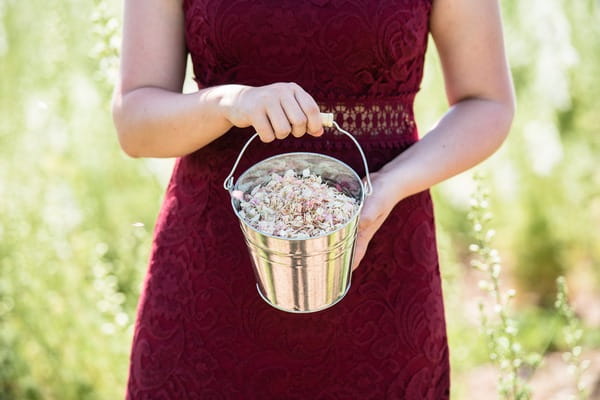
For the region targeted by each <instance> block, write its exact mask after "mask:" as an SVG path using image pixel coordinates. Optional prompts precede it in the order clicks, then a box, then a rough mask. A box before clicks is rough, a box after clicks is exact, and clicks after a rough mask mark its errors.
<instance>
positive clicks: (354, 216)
mask: <svg viewBox="0 0 600 400" xmlns="http://www.w3.org/2000/svg"><path fill="white" fill-rule="evenodd" d="M290 155H294V156H296V155H310V156H319V157H322V158H326V159H329V160H330V161H334V162H337V163H339V164H342V165H343V166H344V167H346V168H348V170H349V171H350V172H351V173H352V174H353V175H354V177H355V178H356V180H357V181H358V182H359V184H360V199H359V200H360V203H359V205H358V208H357V209H356V212H355V213H354V214H352V217H350V218H349V219H348V221H346V223H345V224H343V225H342V226H340V227H339V228H338V229H336V230H334V231H331V232H327V233H324V234H322V235H319V236H310V237H305V238H285V237H281V236H275V235H270V234H268V233H265V232H262V231H260V230H258V229H256V228H254V227H253V226H252V225H250V224H249V223H248V222H247V221H246V220H245V219H244V218H243V217H242V216H241V215H240V213H239V212H238V210H237V208H236V206H235V201H236V200H237V199H235V198H234V197H233V196H230V198H231V207H232V208H233V212H234V213H235V215H236V216H237V217H238V219H239V220H240V222H241V223H243V224H244V225H245V226H247V227H248V228H250V229H252V230H253V231H255V232H257V233H259V234H260V235H263V236H266V237H269V238H273V239H279V240H285V241H304V240H312V239H319V238H323V237H327V236H329V235H332V234H334V233H336V232H338V231H341V230H342V229H344V228H346V227H347V226H348V225H349V224H350V223H351V222H352V221H354V219H357V218H359V217H360V212H361V210H362V208H363V205H364V202H365V197H366V196H365V185H364V182H363V181H362V179H360V177H359V176H358V173H356V171H355V170H354V168H352V167H350V166H349V165H348V164H346V163H345V162H343V161H341V160H338V159H337V158H335V157H331V156H328V155H325V154H321V153H313V152H307V151H297V152H289V153H281V154H276V155H274V156H271V157H268V158H265V159H264V160H261V161H259V162H258V163H256V164H254V165H252V166H251V167H250V168H248V169H246V170H245V171H244V172H243V173H242V174H241V175H240V176H239V177H238V179H237V181H236V182H235V185H234V186H233V188H232V189H231V191H233V190H237V189H238V184H239V182H240V181H241V180H242V178H243V177H244V176H245V175H246V174H247V173H248V171H250V170H251V169H252V168H254V167H256V166H258V165H260V164H262V163H264V162H267V161H270V160H273V159H276V158H280V157H284V156H290ZM237 201H239V200H237Z"/></svg>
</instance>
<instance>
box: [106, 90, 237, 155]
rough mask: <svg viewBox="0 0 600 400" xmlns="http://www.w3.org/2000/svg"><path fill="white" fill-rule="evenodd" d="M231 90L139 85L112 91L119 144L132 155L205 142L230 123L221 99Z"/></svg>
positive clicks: (187, 149)
mask: <svg viewBox="0 0 600 400" xmlns="http://www.w3.org/2000/svg"><path fill="white" fill-rule="evenodd" d="M234 90H236V87H235V86H234V85H228V86H217V87H213V88H207V89H203V90H200V91H198V92H195V93H191V94H181V93H176V92H172V91H168V90H165V89H161V88H155V87H142V88H138V89H135V90H132V91H130V92H128V93H125V94H121V93H118V92H117V93H115V96H114V99H113V117H114V121H115V126H116V128H117V132H118V135H119V141H120V143H121V147H122V148H123V150H124V151H125V152H126V153H127V154H129V155H130V156H132V157H178V156H182V155H185V154H189V153H191V152H193V151H194V150H197V149H199V148H201V147H203V146H205V145H207V144H208V143H210V142H212V141H213V140H215V139H216V138H218V137H219V136H221V135H223V134H224V133H225V132H226V131H227V130H228V129H229V128H231V127H232V124H231V123H230V122H229V120H228V119H227V118H226V117H225V114H224V108H223V107H222V101H223V99H224V98H225V97H226V96H227V95H228V93H229V92H231V91H234Z"/></svg>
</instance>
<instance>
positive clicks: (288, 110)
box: [281, 95, 308, 137]
mask: <svg viewBox="0 0 600 400" xmlns="http://www.w3.org/2000/svg"><path fill="white" fill-rule="evenodd" d="M281 107H282V108H283V111H284V112H285V115H286V116H287V119H288V121H289V122H290V123H291V125H292V135H294V137H300V136H302V135H304V134H305V133H306V125H307V123H308V119H307V118H306V115H305V114H304V111H302V108H300V105H299V104H298V102H297V101H296V98H295V97H294V96H293V95H292V96H286V97H284V98H282V99H281Z"/></svg>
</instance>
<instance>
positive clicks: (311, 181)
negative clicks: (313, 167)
mask: <svg viewBox="0 0 600 400" xmlns="http://www.w3.org/2000/svg"><path fill="white" fill-rule="evenodd" d="M340 189H341V188H340V187H339V185H335V186H330V185H328V184H327V183H323V181H322V179H321V177H320V176H318V175H315V174H312V173H311V171H310V170H309V169H308V168H307V169H304V170H303V171H301V173H300V174H296V172H294V170H291V169H290V170H287V171H286V172H285V173H284V174H283V176H281V175H279V174H276V173H272V174H271V179H270V180H269V181H268V182H267V183H266V184H263V185H257V186H256V187H254V188H253V189H252V190H251V191H250V193H246V194H245V195H244V198H243V199H242V200H241V201H240V211H239V213H240V216H241V217H242V218H243V219H244V220H245V221H246V222H247V223H248V224H250V225H251V226H252V227H253V228H255V229H258V230H259V231H261V232H263V233H266V234H268V235H273V236H279V237H282V238H286V239H304V238H310V237H316V236H321V235H324V234H327V233H330V232H333V231H335V230H337V229H339V228H341V227H342V226H343V225H344V224H346V223H347V222H348V220H350V218H352V216H353V215H354V214H355V213H356V211H357V209H358V202H357V201H356V199H354V198H352V197H350V196H348V195H346V194H344V193H342V192H341V190H340Z"/></svg>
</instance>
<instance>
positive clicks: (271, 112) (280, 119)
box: [267, 102, 292, 139]
mask: <svg viewBox="0 0 600 400" xmlns="http://www.w3.org/2000/svg"><path fill="white" fill-rule="evenodd" d="M267 117H268V118H269V121H270V122H271V127H272V128H273V132H274V133H275V137H276V138H277V139H285V138H286V137H288V135H289V134H290V133H291V132H292V127H291V126H290V122H289V121H288V117H287V116H286V114H285V112H284V111H283V109H282V108H281V105H280V104H279V102H277V103H275V104H271V105H269V107H268V108H267Z"/></svg>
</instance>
